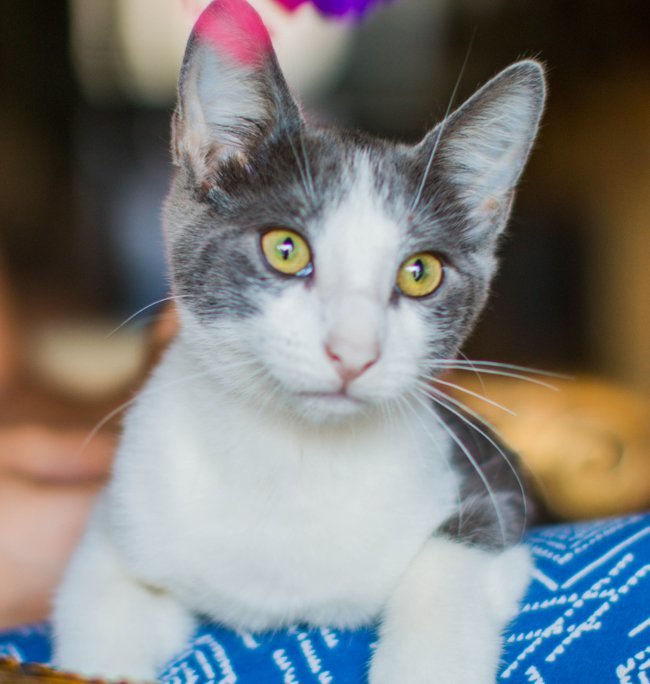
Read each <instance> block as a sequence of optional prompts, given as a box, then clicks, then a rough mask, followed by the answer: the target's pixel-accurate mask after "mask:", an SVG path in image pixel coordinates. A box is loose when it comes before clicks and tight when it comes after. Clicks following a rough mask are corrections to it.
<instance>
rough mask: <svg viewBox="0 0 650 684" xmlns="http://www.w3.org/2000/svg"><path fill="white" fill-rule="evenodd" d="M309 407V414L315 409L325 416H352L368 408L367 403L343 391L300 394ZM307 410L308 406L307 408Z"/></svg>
mask: <svg viewBox="0 0 650 684" xmlns="http://www.w3.org/2000/svg"><path fill="white" fill-rule="evenodd" d="M297 396H298V397H299V398H300V399H301V400H302V401H304V403H305V404H307V405H308V408H309V409H310V410H309V413H312V411H313V410H314V409H315V410H316V412H317V413H319V412H321V411H322V412H323V414H325V415H350V414H354V413H357V412H358V411H359V410H361V409H363V408H366V407H367V405H368V404H367V402H365V401H363V400H362V399H358V398H357V397H352V396H350V395H349V394H347V392H346V390H344V389H341V390H337V391H334V392H299V393H298V395H297ZM305 408H307V406H305Z"/></svg>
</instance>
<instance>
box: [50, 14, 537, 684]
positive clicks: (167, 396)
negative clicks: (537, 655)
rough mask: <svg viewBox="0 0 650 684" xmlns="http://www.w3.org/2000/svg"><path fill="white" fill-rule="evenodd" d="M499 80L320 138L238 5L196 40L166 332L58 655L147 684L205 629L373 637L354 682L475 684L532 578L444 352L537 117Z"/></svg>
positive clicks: (181, 125) (501, 470) (89, 544)
mask: <svg viewBox="0 0 650 684" xmlns="http://www.w3.org/2000/svg"><path fill="white" fill-rule="evenodd" d="M543 99H544V80H543V73H542V69H541V67H540V66H539V64H537V63H536V62H532V61H524V62H519V63H517V64H514V65H513V66H511V67H510V68H508V69H506V70H505V71H503V72H502V73H500V74H499V75H498V76H497V77H496V78H494V79H493V80H492V81H490V82H489V83H488V84H487V85H485V86H484V87H483V88H481V89H480V90H479V91H478V92H477V93H476V94H475V95H474V96H473V97H472V98H471V99H470V100H468V101H467V102H466V103H465V104H464V105H463V106H462V107H461V108H460V109H458V110H457V111H456V112H454V113H453V114H451V115H450V116H448V117H447V118H446V119H445V120H444V121H443V122H442V123H441V124H439V125H438V126H437V127H436V128H434V129H433V130H432V131H431V132H430V133H429V134H428V135H427V136H426V137H425V138H424V140H422V142H421V143H420V144H418V145H416V146H414V147H411V146H408V145H404V144H394V143H389V142H384V141H380V140H375V139H373V138H370V137H366V136H363V135H359V134H354V133H349V132H344V131H338V130H330V129H324V128H318V127H313V126H311V125H309V124H307V123H306V122H305V121H304V120H303V118H302V117H301V114H300V110H299V108H298V106H297V104H296V103H295V102H294V100H293V99H292V97H291V95H290V94H289V91H288V89H287V86H286V84H285V81H284V79H283V76H282V74H281V72H280V69H279V67H278V63H277V61H276V58H275V55H274V53H273V50H272V48H271V43H270V40H269V37H268V34H267V32H266V30H265V29H264V27H263V25H262V23H261V21H260V19H259V18H258V16H257V15H256V14H255V12H254V11H253V10H252V9H251V8H250V7H249V6H248V5H247V4H246V3H245V2H244V0H219V1H217V2H214V3H213V4H212V5H210V6H209V7H208V9H206V10H205V12H204V13H203V14H202V16H201V17H200V19H199V21H198V22H197V25H196V26H195V28H194V31H193V34H192V36H191V38H190V41H189V44H188V47H187V51H186V54H185V59H184V62H183V66H182V71H181V78H180V86H179V101H178V107H177V109H176V112H175V115H174V120H173V155H174V163H175V165H176V174H175V178H174V180H173V183H172V187H171V191H170V194H169V198H168V200H167V202H166V207H165V217H166V231H167V240H168V250H169V260H170V265H171V273H172V281H173V287H174V291H175V293H176V294H177V296H178V305H179V311H180V317H181V321H182V329H181V332H180V334H179V336H178V338H177V339H176V340H175V341H174V342H173V344H172V345H171V348H170V349H169V350H168V352H167V354H166V356H165V357H164V359H163V361H162V363H161V364H160V365H159V367H158V368H157V369H156V370H155V372H154V373H153V375H152V377H151V379H150V381H149V383H148V385H147V386H146V387H145V389H144V390H143V392H142V393H141V395H140V397H139V398H138V400H137V402H136V403H135V405H134V407H133V408H132V409H131V410H130V412H129V413H128V415H127V417H126V420H125V430H124V435H123V438H122V441H121V446H120V448H119V451H118V454H117V459H116V462H115V467H114V472H113V475H112V479H111V481H110V483H109V484H108V486H107V487H106V489H105V491H104V492H103V494H102V495H101V497H100V500H99V502H98V504H97V506H96V508H95V510H94V513H93V515H92V519H91V521H90V524H89V526H88V529H87V531H86V534H85V537H84V539H83V541H82V543H81V544H80V546H79V548H78V550H77V552H76V554H75V556H74V558H73V561H72V563H71V565H70V568H69V570H68V572H67V575H66V577H65V580H64V582H63V584H62V586H61V588H60V590H59V592H58V595H57V597H56V601H55V610H54V630H55V641H56V645H55V659H56V662H57V664H58V665H60V666H61V667H65V668H70V669H73V670H77V671H80V672H85V673H94V674H102V675H104V676H116V675H121V676H130V677H134V678H138V677H139V678H153V677H154V676H155V674H156V672H157V671H158V669H159V668H160V667H161V666H162V665H163V663H165V661H166V660H167V659H169V658H170V657H171V656H173V655H174V654H175V653H176V652H177V651H179V650H181V649H182V648H183V646H184V645H185V644H186V643H187V641H188V639H189V638H190V636H191V635H192V632H193V629H194V628H195V621H196V616H197V615H201V616H205V617H207V618H209V619H211V620H214V621H216V622H218V623H221V624H223V625H227V626H230V627H232V628H234V629H246V630H266V629H276V628H280V627H283V626H286V625H290V624H293V623H307V624H310V625H328V626H335V627H341V628H343V627H347V628H354V627H358V626H361V625H367V624H370V623H373V622H374V621H379V625H380V627H379V634H380V638H379V645H378V648H377V650H376V653H375V655H374V657H373V659H372V662H371V664H370V670H369V681H370V682H371V683H372V684H397V683H398V682H399V683H400V684H432V683H438V682H439V683H441V684H442V683H444V684H460V683H461V682H462V683H468V682H469V683H470V684H487V683H488V682H493V681H494V679H495V676H496V671H497V666H498V661H499V654H500V633H501V631H502V629H503V627H504V626H505V625H506V623H507V622H508V620H509V619H510V618H511V617H512V616H513V615H514V614H515V612H516V610H517V604H518V601H519V600H520V598H521V597H522V595H523V592H524V591H525V588H526V586H527V584H528V581H529V577H530V572H531V560H530V556H529V553H528V551H527V549H526V548H525V547H523V546H520V545H518V542H519V540H520V538H521V534H522V532H523V525H524V522H525V517H526V515H525V509H526V505H527V504H526V500H525V495H524V492H523V489H522V488H521V484H520V479H519V477H518V475H517V472H516V470H517V466H516V464H515V462H514V456H513V455H512V454H509V453H507V452H505V451H504V449H503V448H502V447H500V446H499V445H498V443H497V442H496V440H495V438H494V436H492V435H491V434H489V433H488V432H487V431H486V430H485V429H484V428H481V427H479V426H478V425H473V421H472V420H471V419H470V418H468V417H467V415H465V414H464V413H462V412H461V411H459V410H457V409H456V408H455V407H454V405H453V404H451V403H450V402H443V403H444V404H445V405H446V406H447V408H445V407H444V405H439V406H436V407H434V404H433V403H432V402H431V398H430V396H429V395H431V394H433V390H431V386H430V384H429V381H428V378H429V377H431V376H432V375H435V374H437V373H440V372H441V369H444V367H445V365H446V364H448V363H449V361H450V360H451V359H453V358H454V356H455V354H456V353H457V351H458V349H459V347H460V345H461V343H462V342H463V340H464V339H465V338H466V337H467V335H468V333H469V332H470V330H471V328H472V325H473V322H474V321H475V319H476V317H477V315H478V314H479V312H480V310H481V308H482V306H483V304H484V302H485V299H486V295H487V292H488V288H489V283H490V280H491V278H492V275H493V273H494V270H495V263H496V259H495V248H496V245H497V241H498V237H499V234H500V233H501V232H502V230H503V228H504V226H505V223H506V220H507V217H508V213H509V210H510V206H511V202H512V198H513V189H514V187H515V184H516V182H517V179H518V177H519V175H520V173H521V171H522V168H523V166H524V163H525V161H526V158H527V156H528V153H529V151H530V148H531V145H532V142H533V139H534V137H535V133H536V129H537V124H538V120H539V117H540V113H541V110H542V106H543Z"/></svg>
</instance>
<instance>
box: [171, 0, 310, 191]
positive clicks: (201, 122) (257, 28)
mask: <svg viewBox="0 0 650 684" xmlns="http://www.w3.org/2000/svg"><path fill="white" fill-rule="evenodd" d="M300 125H301V116H300V112H299V110H298V106H297V104H296V103H295V101H294V100H293V98H292V96H291V94H290V93H289V89H288V87H287V85H286V82H285V80H284V77H283V76H282V72H281V71H280V67H279V65H278V62H277V58H276V56H275V52H274V51H273V47H272V45H271V39H270V37H269V33H268V31H267V30H266V27H265V26H264V24H263V23H262V20H261V19H260V17H259V15H258V14H257V12H255V10H254V9H253V8H252V7H251V6H250V5H249V4H248V3H247V2H245V0H215V1H214V2H212V3H211V4H210V5H209V6H208V7H207V8H206V9H205V10H204V12H203V13H202V14H201V16H200V17H199V19H198V21H197V22H196V24H195V26H194V29H193V31H192V35H191V36H190V39H189V41H188V44H187V48H186V50H185V57H184V59H183V65H182V67H181V74H180V80H179V86H178V104H177V107H176V111H175V112H174V117H173V121H172V154H173V160H174V163H175V164H176V165H177V166H182V167H185V168H187V169H188V170H189V171H190V172H191V173H192V174H193V177H194V180H195V182H196V184H197V185H201V184H205V183H206V182H208V181H209V180H210V179H213V178H215V177H218V173H219V169H220V167H222V165H224V164H227V163H231V162H235V163H238V164H241V165H242V166H245V165H246V164H247V163H248V160H249V158H250V157H251V156H252V155H253V154H254V152H255V150H256V148H257V147H258V146H259V145H260V144H261V143H262V142H263V141H264V140H265V139H267V138H268V137H269V136H271V135H273V134H274V133H276V132H278V131H279V130H280V129H285V130H286V129H290V128H292V127H294V126H300Z"/></svg>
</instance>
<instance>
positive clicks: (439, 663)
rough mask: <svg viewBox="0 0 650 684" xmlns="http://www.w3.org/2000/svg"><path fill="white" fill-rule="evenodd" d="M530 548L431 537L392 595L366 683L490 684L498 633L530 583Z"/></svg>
mask: <svg viewBox="0 0 650 684" xmlns="http://www.w3.org/2000/svg"><path fill="white" fill-rule="evenodd" d="M531 570H532V562H531V558H530V553H529V551H528V549H527V548H526V547H524V546H515V547H512V548H509V549H508V550H506V551H502V552H493V551H486V550H482V549H480V548H477V547H471V546H465V545H463V544H461V543H458V542H455V541H451V540H449V539H445V538H431V539H430V540H429V541H428V542H427V543H426V544H425V546H424V547H423V548H422V550H421V551H420V553H419V554H418V555H417V556H416V558H415V559H414V560H413V562H412V563H411V565H410V566H409V568H408V569H407V570H406V572H405V574H404V575H403V577H402V578H401V580H400V582H399V584H398V585H397V587H396V589H395V591H394V592H393V594H392V596H391V597H390V599H389V601H388V603H387V605H386V609H385V613H384V616H383V620H382V625H381V628H380V638H379V644H378V647H377V651H376V653H375V655H374V657H373V660H372V662H371V666H370V677H369V681H370V684H395V682H400V684H494V682H495V680H496V676H497V669H498V664H499V656H500V653H501V633H502V631H503V629H504V627H505V626H506V624H507V623H508V622H509V620H510V619H511V618H512V617H514V615H515V614H516V612H517V607H518V604H519V601H520V600H521V598H522V596H523V594H524V592H525V590H526V587H527V586H528V583H529V581H530V575H531Z"/></svg>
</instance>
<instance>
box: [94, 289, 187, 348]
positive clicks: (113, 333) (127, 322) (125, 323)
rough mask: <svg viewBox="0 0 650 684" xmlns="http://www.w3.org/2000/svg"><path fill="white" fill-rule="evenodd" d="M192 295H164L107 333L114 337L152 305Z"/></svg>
mask: <svg viewBox="0 0 650 684" xmlns="http://www.w3.org/2000/svg"><path fill="white" fill-rule="evenodd" d="M189 296H190V295H170V296H169V297H163V298H162V299H157V300H156V301H155V302H151V303H150V304H147V305H146V306H143V307H142V308H141V309H138V310H137V311H136V312H135V313H133V314H131V315H130V316H129V317H128V318H127V319H126V320H125V321H122V323H120V324H119V325H118V326H117V328H114V329H113V330H111V332H109V333H108V335H106V337H107V338H108V337H112V336H113V335H115V333H116V332H118V331H119V330H121V329H122V328H123V327H124V326H125V325H128V324H129V323H130V322H131V321H132V320H133V319H134V318H137V317H138V316H139V315H140V314H141V313H142V312H143V311H146V310H147V309H150V308H151V307H152V306H157V305H158V304H162V303H163V302H171V301H173V300H175V299H180V298H181V297H189Z"/></svg>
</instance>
